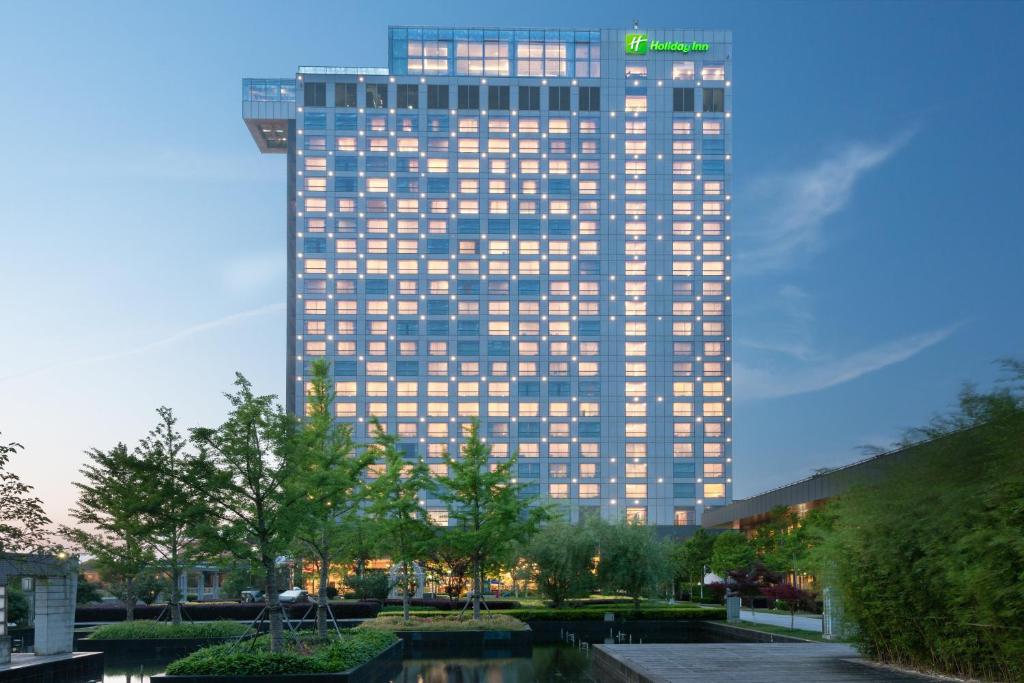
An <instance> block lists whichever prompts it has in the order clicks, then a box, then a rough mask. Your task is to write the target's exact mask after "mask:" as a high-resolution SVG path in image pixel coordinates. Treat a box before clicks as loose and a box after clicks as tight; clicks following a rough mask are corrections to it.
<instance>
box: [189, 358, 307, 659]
mask: <svg viewBox="0 0 1024 683" xmlns="http://www.w3.org/2000/svg"><path fill="white" fill-rule="evenodd" d="M225 396H226V398H227V399H228V402H229V403H230V405H231V411H230V412H229V414H228V417H227V420H226V421H225V422H224V423H223V424H222V425H221V426H219V427H217V428H208V427H197V428H194V429H192V432H191V436H192V442H193V443H194V444H195V445H196V447H197V448H198V449H199V454H200V457H201V458H202V460H201V462H203V463H205V468H206V472H205V476H206V480H207V482H208V484H207V488H206V493H205V495H206V496H207V499H208V501H209V503H210V505H211V508H212V511H213V517H214V519H215V523H214V524H212V525H211V526H210V527H209V528H208V529H207V530H206V537H205V539H204V540H205V541H206V542H207V543H208V544H209V545H210V547H212V548H215V549H220V550H225V551H228V552H230V553H231V554H233V555H234V556H235V557H236V559H251V560H252V561H253V562H254V563H256V564H258V565H259V567H260V568H261V569H262V571H263V576H264V589H265V592H266V599H267V611H268V612H269V616H270V649H271V651H272V652H280V651H282V650H283V649H284V630H283V622H282V618H281V616H282V615H281V609H280V602H279V600H278V579H277V571H276V570H277V557H278V556H279V555H281V554H282V553H284V552H285V551H286V550H287V548H288V544H289V542H290V540H291V538H292V532H293V529H294V527H293V519H294V514H293V513H294V509H293V508H294V506H293V505H292V504H291V502H292V501H290V500H289V499H288V495H287V492H286V490H285V477H286V474H287V469H288V468H287V466H286V463H285V460H284V457H283V452H284V450H285V442H286V440H287V439H288V437H289V436H290V434H291V432H292V421H291V419H290V418H289V417H288V416H287V415H285V413H284V412H283V411H282V410H281V408H280V406H278V405H277V404H276V403H275V401H276V398H277V397H276V396H269V395H268V396H258V395H256V394H254V393H253V390H252V385H251V384H250V382H249V381H248V380H247V379H246V378H245V377H243V376H242V375H241V374H238V373H236V375H235V393H233V394H232V393H228V394H225Z"/></svg>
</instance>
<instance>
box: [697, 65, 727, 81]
mask: <svg viewBox="0 0 1024 683" xmlns="http://www.w3.org/2000/svg"><path fill="white" fill-rule="evenodd" d="M700 77H701V79H702V80H705V81H724V80H725V67H724V66H722V65H721V64H709V65H707V66H704V67H703V68H701V70H700Z"/></svg>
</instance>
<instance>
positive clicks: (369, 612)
mask: <svg viewBox="0 0 1024 683" xmlns="http://www.w3.org/2000/svg"><path fill="white" fill-rule="evenodd" d="M312 606H313V605H312V604H311V603H300V604H297V605H286V606H285V610H286V611H287V613H288V616H289V617H291V618H292V619H300V618H302V615H304V614H305V613H306V612H307V610H310V608H311V607H312ZM262 609H263V604H262V603H231V602H217V603H208V604H206V603H200V604H195V605H186V606H185V607H184V610H185V613H186V614H187V615H188V618H189V619H190V620H192V621H217V620H218V619H233V620H236V621H243V620H246V619H248V620H252V619H255V618H256V617H257V616H259V613H260V611H261V610H262ZM331 610H332V611H333V612H334V616H335V618H337V619H372V618H373V617H375V616H377V613H378V612H380V603H378V602H333V603H331ZM163 611H164V606H163V605H146V606H145V607H136V608H135V618H136V619H156V618H157V617H158V616H160V613H161V612H163ZM312 615H313V612H312V611H310V618H312ZM125 616H126V615H125V609H124V607H122V606H120V605H100V606H92V605H89V606H83V607H79V608H78V609H76V610H75V621H76V622H78V623H86V622H117V621H124V620H125ZM167 616H168V615H167V614H164V618H167Z"/></svg>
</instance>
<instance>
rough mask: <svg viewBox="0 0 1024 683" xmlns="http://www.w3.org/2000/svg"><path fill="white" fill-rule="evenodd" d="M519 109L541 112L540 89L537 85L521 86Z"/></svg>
mask: <svg viewBox="0 0 1024 683" xmlns="http://www.w3.org/2000/svg"><path fill="white" fill-rule="evenodd" d="M519 109H520V110H521V111H540V87H539V86H536V85H521V86H519Z"/></svg>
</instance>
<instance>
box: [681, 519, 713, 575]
mask: <svg viewBox="0 0 1024 683" xmlns="http://www.w3.org/2000/svg"><path fill="white" fill-rule="evenodd" d="M714 546H715V537H714V536H712V535H711V534H709V533H708V532H707V531H706V530H704V529H697V531H695V532H694V534H693V536H691V537H690V538H688V539H686V540H685V541H683V542H682V543H678V544H676V546H675V547H674V548H673V553H672V558H673V562H674V565H675V571H676V578H677V579H679V580H680V581H683V582H685V583H687V584H689V585H691V586H692V585H694V584H696V583H698V582H703V581H704V568H705V567H710V565H711V552H712V549H713V548H714Z"/></svg>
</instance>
